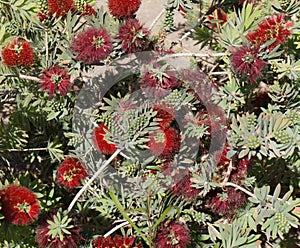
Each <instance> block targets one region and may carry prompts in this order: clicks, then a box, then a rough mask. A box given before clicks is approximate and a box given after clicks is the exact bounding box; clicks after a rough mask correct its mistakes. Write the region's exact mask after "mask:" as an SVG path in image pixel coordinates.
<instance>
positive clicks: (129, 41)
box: [116, 19, 149, 53]
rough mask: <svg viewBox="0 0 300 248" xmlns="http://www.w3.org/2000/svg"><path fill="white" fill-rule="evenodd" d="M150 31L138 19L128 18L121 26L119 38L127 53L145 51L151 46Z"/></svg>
mask: <svg viewBox="0 0 300 248" xmlns="http://www.w3.org/2000/svg"><path fill="white" fill-rule="evenodd" d="M148 37H149V31H148V30H147V29H145V28H143V25H141V24H140V23H139V21H138V20H137V19H128V20H127V21H126V22H125V23H123V24H122V25H121V26H120V28H119V34H118V35H117V36H116V38H117V39H120V40H121V42H122V43H121V46H122V49H123V51H124V52H125V53H135V52H141V51H145V50H146V49H147V48H148V47H149V38H148Z"/></svg>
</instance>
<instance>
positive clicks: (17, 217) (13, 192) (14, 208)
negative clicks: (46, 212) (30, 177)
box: [0, 184, 41, 225]
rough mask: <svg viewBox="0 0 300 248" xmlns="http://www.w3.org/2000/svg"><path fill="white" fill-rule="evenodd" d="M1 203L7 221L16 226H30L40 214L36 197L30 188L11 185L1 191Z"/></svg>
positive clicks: (0, 211)
mask: <svg viewBox="0 0 300 248" xmlns="http://www.w3.org/2000/svg"><path fill="white" fill-rule="evenodd" d="M0 202H1V205H2V209H1V210H0V213H1V214H3V216H4V217H5V220H6V221H7V222H10V223H12V224H15V225H28V224H31V223H32V222H34V221H35V220H36V219H37V217H38V216H39V214H40V211H41V210H40V205H39V202H38V200H37V197H36V195H35V194H34V193H33V192H32V191H30V190H29V189H28V188H26V187H23V186H18V185H14V184H11V185H9V186H8V187H7V188H4V189H2V190H1V191H0Z"/></svg>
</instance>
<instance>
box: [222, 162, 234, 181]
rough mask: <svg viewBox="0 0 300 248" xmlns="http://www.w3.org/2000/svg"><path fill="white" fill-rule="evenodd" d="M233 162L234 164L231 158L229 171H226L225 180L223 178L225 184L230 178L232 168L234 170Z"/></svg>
mask: <svg viewBox="0 0 300 248" xmlns="http://www.w3.org/2000/svg"><path fill="white" fill-rule="evenodd" d="M232 164H233V163H232V160H231V161H230V163H229V165H228V168H227V171H226V174H225V177H224V180H223V182H222V184H223V185H224V184H226V183H227V182H228V180H229V177H230V175H231V172H232V170H233V166H232Z"/></svg>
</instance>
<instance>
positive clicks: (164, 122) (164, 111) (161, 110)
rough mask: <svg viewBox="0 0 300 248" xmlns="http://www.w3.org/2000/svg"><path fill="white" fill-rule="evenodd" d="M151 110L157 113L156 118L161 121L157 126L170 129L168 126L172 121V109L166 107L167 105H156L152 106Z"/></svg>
mask: <svg viewBox="0 0 300 248" xmlns="http://www.w3.org/2000/svg"><path fill="white" fill-rule="evenodd" d="M152 108H153V110H154V111H156V112H157V114H156V116H155V117H156V118H158V119H161V121H159V122H158V123H159V126H160V127H161V128H163V129H167V128H169V127H170V124H171V123H172V121H173V120H174V109H173V108H171V107H168V106H167V105H161V104H160V105H158V104H154V105H153V106H152Z"/></svg>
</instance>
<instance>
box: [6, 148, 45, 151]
mask: <svg viewBox="0 0 300 248" xmlns="http://www.w3.org/2000/svg"><path fill="white" fill-rule="evenodd" d="M3 150H4V151H8V152H34V151H47V150H49V149H48V147H42V148H26V149H24V148H19V149H16V148H12V149H3Z"/></svg>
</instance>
